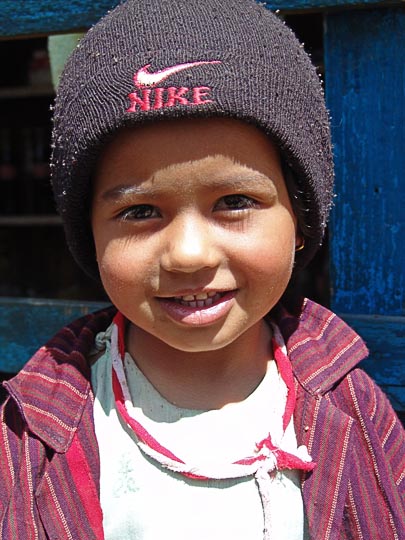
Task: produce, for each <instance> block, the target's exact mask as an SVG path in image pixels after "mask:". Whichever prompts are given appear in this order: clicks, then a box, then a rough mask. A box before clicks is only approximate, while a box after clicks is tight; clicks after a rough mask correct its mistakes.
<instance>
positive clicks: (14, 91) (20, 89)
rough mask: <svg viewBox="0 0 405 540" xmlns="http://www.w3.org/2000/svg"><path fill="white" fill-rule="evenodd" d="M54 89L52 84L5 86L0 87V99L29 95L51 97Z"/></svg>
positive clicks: (26, 96) (28, 96) (27, 96)
mask: <svg viewBox="0 0 405 540" xmlns="http://www.w3.org/2000/svg"><path fill="white" fill-rule="evenodd" d="M54 95H55V91H54V89H53V87H52V85H45V86H7V87H4V88H0V99H17V98H30V97H52V96H54Z"/></svg>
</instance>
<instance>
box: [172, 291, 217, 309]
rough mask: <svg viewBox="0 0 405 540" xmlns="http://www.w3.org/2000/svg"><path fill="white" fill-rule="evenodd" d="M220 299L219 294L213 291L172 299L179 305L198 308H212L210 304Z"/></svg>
mask: <svg viewBox="0 0 405 540" xmlns="http://www.w3.org/2000/svg"><path fill="white" fill-rule="evenodd" d="M220 298H221V294H220V293H217V292H214V291H210V292H209V293H199V294H186V295H184V296H175V297H174V299H175V300H176V302H179V303H180V304H183V305H187V306H190V307H199V308H203V307H209V306H212V304H213V303H214V302H217V301H218V300H219V299H220Z"/></svg>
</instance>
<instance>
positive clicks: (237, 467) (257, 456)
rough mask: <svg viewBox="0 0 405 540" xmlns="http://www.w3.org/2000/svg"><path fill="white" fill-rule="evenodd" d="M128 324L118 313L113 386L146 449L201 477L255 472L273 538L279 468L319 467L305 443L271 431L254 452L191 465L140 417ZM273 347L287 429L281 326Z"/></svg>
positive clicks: (289, 382)
mask: <svg viewBox="0 0 405 540" xmlns="http://www.w3.org/2000/svg"><path fill="white" fill-rule="evenodd" d="M125 326H126V320H125V318H124V316H123V315H122V314H121V313H117V315H116V316H115V317H114V321H113V328H112V333H111V356H112V386H113V393H114V398H115V405H116V408H117V411H118V413H119V414H120V416H121V417H122V418H123V420H124V421H125V422H126V424H127V425H128V426H129V427H130V428H131V429H132V430H133V432H134V434H135V436H136V439H137V444H138V446H139V448H140V449H141V451H142V452H143V453H144V454H146V455H147V456H149V457H151V458H152V459H154V460H155V461H157V462H158V463H159V464H161V465H162V466H163V467H164V468H167V469H169V470H171V471H174V472H177V473H179V474H182V475H184V476H186V477H189V478H193V479H197V480H209V479H215V480H220V479H231V478H243V477H247V476H253V477H254V478H255V480H256V483H257V486H258V490H259V494H260V498H261V503H262V507H263V516H264V537H263V538H264V540H270V538H272V535H271V529H272V527H271V512H270V509H271V500H270V499H271V497H270V489H269V487H270V485H271V482H272V481H273V479H274V476H275V473H276V472H277V471H283V470H285V469H298V470H302V471H311V470H312V469H313V468H314V467H315V465H316V464H315V463H314V462H312V460H311V457H310V456H309V454H308V450H307V448H306V446H300V447H298V448H297V449H296V451H295V452H294V453H291V452H287V451H285V450H283V449H282V448H281V447H280V446H277V445H275V444H273V442H272V439H271V436H270V434H269V435H268V437H266V438H265V439H263V440H262V441H260V442H258V443H257V444H256V452H255V453H254V455H252V456H247V457H245V458H243V459H240V460H237V461H235V462H232V463H229V464H226V465H224V464H223V463H219V464H217V465H215V464H212V463H210V464H204V465H202V466H199V465H191V464H188V463H186V462H184V461H183V460H182V459H180V458H179V457H178V456H176V455H175V454H173V452H171V451H170V450H169V449H168V448H166V447H165V446H163V445H162V444H160V443H159V442H158V441H157V440H156V439H155V438H154V437H153V436H152V435H151V434H150V433H149V432H148V431H147V429H145V427H144V426H143V425H142V424H141V423H140V422H139V421H138V420H136V419H135V412H134V410H135V409H134V406H133V401H132V398H131V395H130V392H129V388H128V385H127V380H126V375H125V370H124V356H125ZM272 328H273V338H272V347H273V355H274V360H275V362H276V364H277V368H278V372H279V374H280V377H281V379H282V381H283V383H284V384H285V386H286V389H287V392H286V403H285V407H284V414H283V433H284V432H285V430H286V429H287V426H288V425H289V423H290V421H291V419H292V416H293V413H294V408H295V402H296V393H295V386H294V379H293V374H292V369H291V364H290V361H289V359H288V357H287V351H286V347H285V345H284V340H283V338H282V336H281V333H280V331H279V329H278V327H277V326H275V325H272Z"/></svg>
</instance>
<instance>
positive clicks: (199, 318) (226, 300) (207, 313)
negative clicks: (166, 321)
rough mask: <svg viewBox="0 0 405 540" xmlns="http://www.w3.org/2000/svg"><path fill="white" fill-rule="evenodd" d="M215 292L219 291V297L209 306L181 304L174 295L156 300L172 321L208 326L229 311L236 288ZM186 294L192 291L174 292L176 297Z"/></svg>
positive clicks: (188, 324) (187, 324)
mask: <svg viewBox="0 0 405 540" xmlns="http://www.w3.org/2000/svg"><path fill="white" fill-rule="evenodd" d="M216 292H219V293H220V294H221V297H220V298H219V299H218V300H217V301H216V302H215V303H213V304H212V305H211V306H205V307H198V306H197V307H193V306H187V305H184V304H181V303H179V302H176V301H175V300H174V296H172V297H171V298H158V301H159V304H160V307H161V309H162V310H163V311H164V312H165V313H166V315H168V316H169V317H170V318H171V319H173V320H174V321H176V322H179V323H182V324H184V325H186V326H208V325H210V324H214V323H215V322H217V321H219V320H220V319H222V318H223V317H225V316H226V315H227V314H228V313H229V311H230V309H231V307H232V305H233V303H234V299H235V296H236V293H237V290H236V289H235V290H232V291H224V292H221V291H216ZM187 294H192V293H183V294H176V297H178V296H186V295H187ZM194 294H196V293H194Z"/></svg>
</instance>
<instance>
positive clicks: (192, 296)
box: [180, 294, 195, 302]
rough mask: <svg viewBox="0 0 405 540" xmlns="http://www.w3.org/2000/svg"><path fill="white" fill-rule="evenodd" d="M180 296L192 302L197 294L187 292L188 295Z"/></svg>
mask: <svg viewBox="0 0 405 540" xmlns="http://www.w3.org/2000/svg"><path fill="white" fill-rule="evenodd" d="M180 298H181V300H184V301H185V302H192V301H193V300H195V296H194V295H193V294H187V295H186V296H181V297H180Z"/></svg>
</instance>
